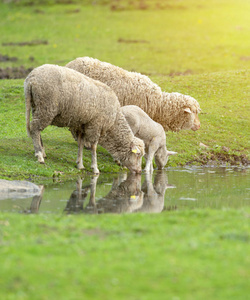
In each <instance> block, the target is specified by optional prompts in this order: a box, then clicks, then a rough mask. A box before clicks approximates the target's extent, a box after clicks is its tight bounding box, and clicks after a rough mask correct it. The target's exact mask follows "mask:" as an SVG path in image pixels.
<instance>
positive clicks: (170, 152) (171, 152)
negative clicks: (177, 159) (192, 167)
mask: <svg viewBox="0 0 250 300" xmlns="http://www.w3.org/2000/svg"><path fill="white" fill-rule="evenodd" d="M175 154H178V152H174V151H167V155H168V156H170V155H175Z"/></svg>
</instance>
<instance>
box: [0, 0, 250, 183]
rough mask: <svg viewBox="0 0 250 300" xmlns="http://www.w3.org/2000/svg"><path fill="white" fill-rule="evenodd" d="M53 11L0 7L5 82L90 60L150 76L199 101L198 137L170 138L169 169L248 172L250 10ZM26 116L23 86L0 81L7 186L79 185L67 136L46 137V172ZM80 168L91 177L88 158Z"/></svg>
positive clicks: (190, 6) (241, 5)
mask: <svg viewBox="0 0 250 300" xmlns="http://www.w3.org/2000/svg"><path fill="white" fill-rule="evenodd" d="M41 3H43V4H44V5H43V6H42V5H41ZM52 3H55V1H43V2H41V1H35V2H34V4H35V5H30V4H29V2H28V1H18V2H16V1H9V2H8V3H7V4H6V3H4V4H3V3H0V26H1V28H2V29H3V30H2V34H1V36H0V74H1V76H2V78H7V79H8V78H16V77H22V78H24V77H25V76H26V74H27V73H28V72H29V71H30V70H31V69H32V68H34V67H36V66H39V65H41V64H44V63H55V64H59V65H64V64H66V63H67V62H68V61H70V60H72V59H74V58H75V57H78V56H85V55H88V56H92V57H97V58H99V59H101V60H104V61H109V62H111V63H113V64H116V65H118V66H121V67H124V68H125V69H128V70H134V71H137V72H141V73H144V74H147V75H148V76H149V77H150V78H151V79H152V80H153V81H154V82H156V83H157V84H159V85H160V86H161V88H162V89H163V90H165V91H168V92H176V91H178V92H181V93H185V94H189V95H191V96H193V97H195V98H196V99H197V100H198V101H199V103H200V106H201V108H202V113H201V115H200V120H201V129H200V130H199V131H198V132H195V133H194V132H191V131H186V132H184V131H183V132H180V133H172V132H170V133H168V135H167V146H168V148H169V149H170V150H174V151H177V152H178V153H179V154H178V156H175V157H171V159H170V161H169V165H171V166H176V165H184V164H190V163H195V164H206V163H208V162H209V161H214V162H215V163H216V162H217V163H219V164H220V163H226V164H233V165H235V164H247V163H249V140H250V138H249V130H248V128H249V125H250V121H249V115H248V111H249V82H248V77H249V66H250V60H249V53H248V49H249V47H250V41H249V39H248V38H247V34H248V32H249V25H248V13H247V12H248V11H249V9H247V8H248V7H249V2H248V1H245V0H241V1H233V0H231V1H219V2H218V1H210V2H209V3H207V2H205V1H202V2H201V3H200V4H199V5H198V4H197V3H196V4H195V2H194V1H192V0H189V1H185V3H184V2H182V1H180V2H178V3H177V2H175V1H170V2H168V3H167V2H166V3H165V2H164V3H163V2H162V6H161V7H159V5H158V6H157V5H156V4H157V3H156V1H142V2H141V4H143V3H144V4H145V5H146V7H144V8H143V7H139V6H137V5H136V2H134V3H133V2H129V1H110V2H109V1H106V2H105V1H100V2H97V3H96V5H93V3H92V4H91V3H90V1H85V2H82V3H84V4H82V5H81V4H80V2H79V1H74V2H73V4H68V5H66V4H64V5H52ZM105 3H106V5H103V4H105ZM115 3H116V5H115V6H114V4H115ZM167 4H168V5H167ZM164 5H165V6H164ZM163 6H164V7H163ZM41 24H42V26H41ZM183 75H185V76H183ZM24 116H25V106H24V96H23V79H20V80H2V81H0V128H1V130H0V153H1V156H0V176H1V178H34V177H36V176H39V177H44V176H45V177H51V176H56V175H57V174H64V175H77V174H78V172H79V171H77V170H76V168H75V159H76V152H77V145H76V143H75V142H74V140H73V139H72V138H71V135H70V134H69V132H68V130H67V129H58V128H53V127H50V128H47V129H46V130H45V131H44V133H43V136H44V142H45V147H46V149H47V155H48V159H47V161H46V165H45V166H40V165H38V164H37V163H36V160H35V158H34V154H33V146H32V142H31V140H30V139H28V138H27V137H26V132H25V120H24ZM201 143H202V144H205V145H206V146H200V145H202V144H201ZM98 160H99V168H100V170H101V171H102V172H110V171H118V170H119V169H120V168H119V167H118V166H116V165H115V164H114V163H113V160H112V159H111V157H110V155H109V154H108V153H107V152H106V151H105V150H103V149H99V151H98ZM84 163H85V166H86V169H87V171H89V170H90V168H89V165H90V153H89V152H88V151H85V152H84Z"/></svg>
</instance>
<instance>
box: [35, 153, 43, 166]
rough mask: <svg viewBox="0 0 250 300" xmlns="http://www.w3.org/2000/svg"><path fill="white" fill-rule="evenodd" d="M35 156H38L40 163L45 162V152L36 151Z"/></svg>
mask: <svg viewBox="0 0 250 300" xmlns="http://www.w3.org/2000/svg"><path fill="white" fill-rule="evenodd" d="M35 156H36V157H37V160H38V162H39V163H40V164H44V159H43V154H42V152H40V151H39V152H38V153H36V154H35Z"/></svg>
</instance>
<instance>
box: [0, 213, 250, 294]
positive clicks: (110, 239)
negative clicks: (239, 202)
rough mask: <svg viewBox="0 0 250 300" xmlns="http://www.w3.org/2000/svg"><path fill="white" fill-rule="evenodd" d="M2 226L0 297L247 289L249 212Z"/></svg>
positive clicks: (37, 220)
mask: <svg viewBox="0 0 250 300" xmlns="http://www.w3.org/2000/svg"><path fill="white" fill-rule="evenodd" d="M0 226H1V235H0V243H1V247H0V253H1V268H0V275H1V276H0V285H1V289H0V297H1V299H6V300H7V299H8V300H9V299H52V298H55V297H57V298H60V299H72V300H73V299H126V300H127V299H131V300H136V299H141V300H144V299H145V300H146V299H187V300H188V299H190V300H191V299H220V300H222V299H227V300H228V299H239V300H246V299H247V298H248V295H249V291H250V290H249V284H248V283H249V281H248V279H249V255H247V253H249V251H250V249H249V210H248V213H247V212H246V211H239V210H238V211H236V210H234V211H231V210H227V211H225V210H224V211H212V210H196V211H189V212H164V213H162V214H153V215H144V214H132V215H113V216H109V215H99V216H98V218H97V217H96V216H87V215H79V216H67V217H63V216H58V217H55V216H48V215H47V216H46V215H25V216H24V215H13V214H12V215H11V214H1V215H0ZM247 249H248V250H247Z"/></svg>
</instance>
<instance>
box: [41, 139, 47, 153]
mask: <svg viewBox="0 0 250 300" xmlns="http://www.w3.org/2000/svg"><path fill="white" fill-rule="evenodd" d="M40 143H41V146H42V153H43V157H44V158H46V157H47V155H46V153H45V148H44V146H43V140H42V137H41V134H40Z"/></svg>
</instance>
